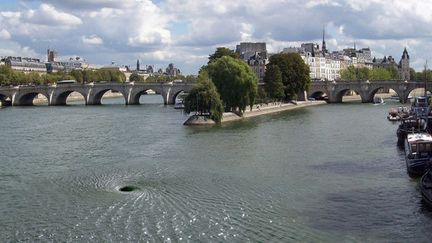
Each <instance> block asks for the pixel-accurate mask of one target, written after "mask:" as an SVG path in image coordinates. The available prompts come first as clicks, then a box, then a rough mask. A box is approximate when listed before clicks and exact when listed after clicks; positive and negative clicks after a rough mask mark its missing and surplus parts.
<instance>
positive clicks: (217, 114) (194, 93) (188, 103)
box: [184, 72, 223, 123]
mask: <svg viewBox="0 0 432 243" xmlns="http://www.w3.org/2000/svg"><path fill="white" fill-rule="evenodd" d="M184 105H185V112H186V113H191V112H194V111H196V112H198V113H199V114H200V115H207V114H208V116H209V117H210V119H212V120H214V121H215V122H217V123H219V122H220V121H221V119H222V114H223V105H222V102H221V100H220V96H219V93H218V92H217V90H216V86H215V85H214V84H213V82H212V81H211V80H210V79H209V77H208V75H207V73H205V72H202V73H201V74H200V76H199V77H198V82H197V83H196V84H195V85H194V87H193V88H192V90H191V91H190V92H189V94H188V95H187V96H186V97H185V99H184Z"/></svg>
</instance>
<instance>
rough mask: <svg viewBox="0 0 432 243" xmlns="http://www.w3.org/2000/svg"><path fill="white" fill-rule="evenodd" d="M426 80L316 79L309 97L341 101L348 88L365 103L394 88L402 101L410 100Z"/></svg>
mask: <svg viewBox="0 0 432 243" xmlns="http://www.w3.org/2000/svg"><path fill="white" fill-rule="evenodd" d="M424 85H425V84H424V82H419V81H402V80H374V81H341V80H340V81H314V82H312V83H311V86H310V88H309V91H308V92H307V95H308V97H318V96H322V95H327V96H328V102H329V103H340V102H342V97H343V96H344V95H345V94H346V92H347V91H348V90H352V91H355V92H356V93H357V94H359V95H360V97H361V101H362V102H363V103H370V102H373V98H374V95H375V94H376V93H377V92H378V90H380V89H392V90H394V91H395V92H396V94H397V95H398V96H399V100H400V102H401V103H406V102H407V101H408V96H409V94H410V93H411V91H413V90H414V89H417V88H424ZM426 90H428V91H430V92H432V85H431V84H429V83H428V84H427V87H426Z"/></svg>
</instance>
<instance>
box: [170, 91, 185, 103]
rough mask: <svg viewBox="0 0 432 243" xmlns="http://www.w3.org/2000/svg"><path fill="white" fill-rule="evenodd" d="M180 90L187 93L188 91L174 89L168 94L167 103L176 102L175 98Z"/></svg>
mask: <svg viewBox="0 0 432 243" xmlns="http://www.w3.org/2000/svg"><path fill="white" fill-rule="evenodd" d="M182 92H183V93H187V92H188V91H187V90H183V89H179V90H176V91H174V92H172V94H170V97H169V103H168V104H171V105H173V104H175V103H176V99H177V97H178V96H179V95H180V94H181V93H182Z"/></svg>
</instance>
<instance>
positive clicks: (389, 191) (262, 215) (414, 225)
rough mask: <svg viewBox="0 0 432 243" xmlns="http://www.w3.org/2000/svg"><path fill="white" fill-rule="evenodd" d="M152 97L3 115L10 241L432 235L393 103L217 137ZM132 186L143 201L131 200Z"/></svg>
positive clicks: (2, 210)
mask: <svg viewBox="0 0 432 243" xmlns="http://www.w3.org/2000/svg"><path fill="white" fill-rule="evenodd" d="M159 98H160V99H159ZM142 99H143V100H142V101H141V103H143V104H144V105H141V106H124V105H122V104H123V103H122V102H123V100H122V98H120V99H111V100H109V101H110V102H111V103H112V104H111V105H103V106H98V107H91V106H88V107H86V106H82V105H77V106H68V107H26V108H21V107H9V108H6V109H2V110H1V112H0V124H2V129H1V130H0V134H1V137H2V138H4V139H2V140H0V197H1V199H2V200H0V215H1V216H0V235H2V238H3V239H5V240H6V241H36V240H40V241H111V242H119V241H147V240H149V241H173V242H177V241H187V240H188V241H223V240H226V241H229V242H232V241H258V242H269V241H271V242H274V241H282V242H287V241H306V242H319V241H330V242H331V241H383V240H385V241H427V240H428V239H430V237H432V233H431V232H432V226H430V224H429V222H430V221H431V219H432V216H431V211H430V210H429V209H427V208H425V207H424V205H423V204H422V202H421V196H420V193H419V191H418V189H417V183H418V181H417V180H413V179H410V178H409V177H408V176H407V175H406V171H405V164H404V159H403V151H400V150H398V149H397V148H396V136H395V129H396V126H397V124H392V123H390V122H388V121H387V120H386V118H385V116H386V111H387V110H388V109H389V107H390V105H391V104H387V105H382V106H373V105H368V104H343V105H328V106H321V107H312V108H307V109H302V110H296V111H292V112H286V113H280V114H276V115H272V116H265V117H257V118H254V119H249V120H245V121H242V122H236V123H230V124H223V125H222V126H217V127H211V128H209V127H206V128H203V127H185V126H183V125H182V123H183V121H184V120H185V119H186V117H185V115H183V114H182V112H181V111H179V110H175V109H173V107H169V106H163V104H162V102H163V100H162V99H161V97H160V96H145V97H143V98H142ZM161 100H162V101H161ZM107 101H108V100H107ZM395 104H396V103H395ZM396 105H397V104H396ZM125 186H131V187H133V189H134V190H131V191H127V192H122V191H120V189H121V188H122V187H125ZM365 232H367V234H365Z"/></svg>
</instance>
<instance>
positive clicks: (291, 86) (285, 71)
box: [268, 53, 311, 100]
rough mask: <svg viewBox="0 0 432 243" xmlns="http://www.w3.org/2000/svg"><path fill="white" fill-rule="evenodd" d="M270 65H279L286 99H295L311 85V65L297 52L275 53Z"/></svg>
mask: <svg viewBox="0 0 432 243" xmlns="http://www.w3.org/2000/svg"><path fill="white" fill-rule="evenodd" d="M268 65H269V66H272V65H275V66H278V67H279V70H280V72H281V74H282V83H283V85H284V92H285V99H287V100H289V99H293V98H295V97H296V95H297V94H298V93H300V92H302V91H304V90H308V89H309V86H310V82H311V80H310V76H309V73H310V72H309V66H308V65H306V63H305V62H304V61H303V59H302V58H301V57H300V55H299V54H297V53H284V54H275V55H273V56H271V57H270V61H269V64H268Z"/></svg>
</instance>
